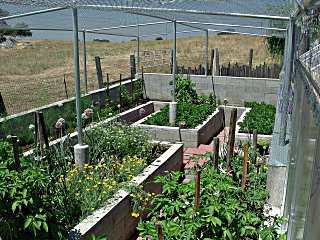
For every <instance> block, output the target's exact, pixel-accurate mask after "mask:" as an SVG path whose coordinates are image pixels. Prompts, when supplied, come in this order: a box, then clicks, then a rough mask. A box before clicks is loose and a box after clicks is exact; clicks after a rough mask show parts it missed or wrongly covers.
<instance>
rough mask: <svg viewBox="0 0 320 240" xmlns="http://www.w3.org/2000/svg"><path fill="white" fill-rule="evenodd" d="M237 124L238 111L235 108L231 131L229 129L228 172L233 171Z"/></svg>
mask: <svg viewBox="0 0 320 240" xmlns="http://www.w3.org/2000/svg"><path fill="white" fill-rule="evenodd" d="M236 124H237V109H236V108H233V109H232V110H231V117H230V129H229V144H228V145H229V149H228V154H227V171H228V172H230V171H232V166H231V161H232V157H233V153H234V150H233V149H234V141H235V135H236Z"/></svg>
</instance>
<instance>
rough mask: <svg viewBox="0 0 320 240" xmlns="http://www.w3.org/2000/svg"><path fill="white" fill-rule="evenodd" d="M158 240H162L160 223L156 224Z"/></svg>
mask: <svg viewBox="0 0 320 240" xmlns="http://www.w3.org/2000/svg"><path fill="white" fill-rule="evenodd" d="M156 226H157V232H158V240H163V236H162V226H161V223H157V224H156Z"/></svg>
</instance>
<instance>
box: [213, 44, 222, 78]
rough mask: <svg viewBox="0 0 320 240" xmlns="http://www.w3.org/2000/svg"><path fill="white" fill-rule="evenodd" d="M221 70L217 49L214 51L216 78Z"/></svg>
mask: <svg viewBox="0 0 320 240" xmlns="http://www.w3.org/2000/svg"><path fill="white" fill-rule="evenodd" d="M219 70H220V64H219V49H218V48H216V49H215V50H214V61H213V69H212V71H213V72H214V74H212V75H214V76H219V75H220V74H219V72H220V71H219Z"/></svg>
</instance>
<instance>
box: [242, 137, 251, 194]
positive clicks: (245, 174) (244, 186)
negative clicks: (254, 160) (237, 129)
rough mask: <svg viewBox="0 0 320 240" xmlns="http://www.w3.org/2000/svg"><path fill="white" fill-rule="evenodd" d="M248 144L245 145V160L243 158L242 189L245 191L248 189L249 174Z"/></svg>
mask: <svg viewBox="0 0 320 240" xmlns="http://www.w3.org/2000/svg"><path fill="white" fill-rule="evenodd" d="M248 150H249V147H248V144H247V143H246V144H245V145H244V158H243V175H242V184H241V187H242V189H243V190H244V189H245V188H246V182H247V172H248Z"/></svg>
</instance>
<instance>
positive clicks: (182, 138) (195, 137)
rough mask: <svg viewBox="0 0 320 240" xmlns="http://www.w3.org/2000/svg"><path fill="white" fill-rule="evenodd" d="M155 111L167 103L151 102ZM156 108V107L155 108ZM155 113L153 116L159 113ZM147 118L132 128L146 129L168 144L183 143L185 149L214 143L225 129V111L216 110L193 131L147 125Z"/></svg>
mask: <svg viewBox="0 0 320 240" xmlns="http://www.w3.org/2000/svg"><path fill="white" fill-rule="evenodd" d="M151 103H152V104H153V105H154V110H157V109H158V108H159V106H161V107H165V106H166V105H168V103H166V102H151ZM155 106H156V107H155ZM157 112H158V111H155V112H154V113H153V114H155V113H157ZM149 117H150V116H147V117H145V118H142V119H141V120H139V121H137V122H135V123H133V124H132V126H135V127H140V128H143V129H145V130H146V131H147V132H148V133H149V134H150V136H151V138H152V139H154V140H158V141H160V140H162V141H168V142H183V143H184V145H185V147H198V146H199V145H200V144H206V143H208V142H210V141H212V138H213V136H215V135H216V134H217V133H219V132H220V131H221V129H222V128H223V121H222V119H223V111H219V110H218V109H216V110H215V111H214V112H213V113H212V114H210V115H209V116H208V117H207V119H206V120H205V121H204V122H203V123H202V124H200V125H198V126H197V127H195V128H192V129H180V128H179V127H169V126H156V125H147V124H144V122H145V121H146V120H147V119H148V118H149Z"/></svg>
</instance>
